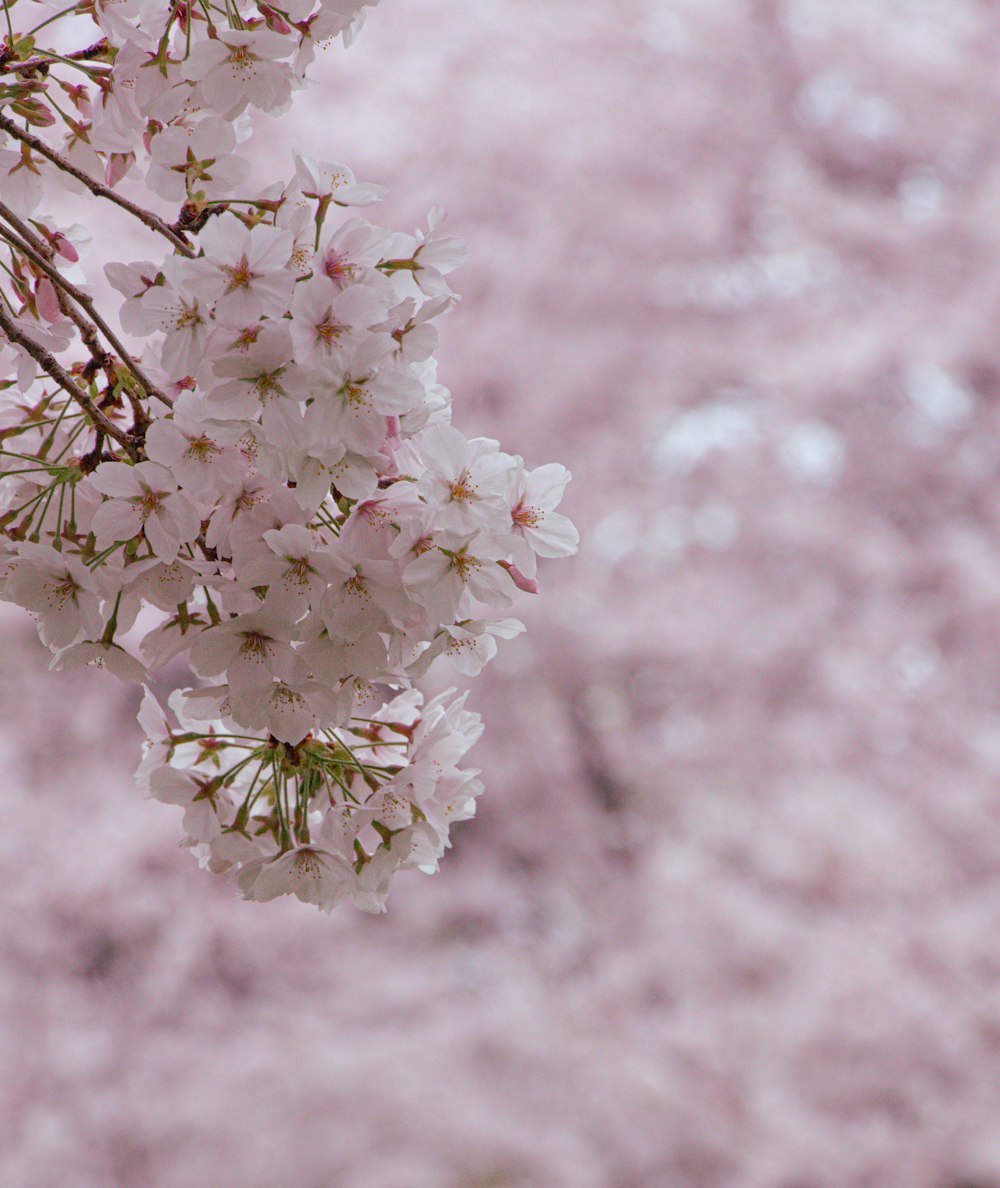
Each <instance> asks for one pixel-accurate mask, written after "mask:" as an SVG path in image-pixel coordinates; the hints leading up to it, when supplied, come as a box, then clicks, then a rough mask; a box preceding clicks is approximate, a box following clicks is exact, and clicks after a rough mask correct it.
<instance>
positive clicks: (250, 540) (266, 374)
mask: <svg viewBox="0 0 1000 1188" xmlns="http://www.w3.org/2000/svg"><path fill="white" fill-rule="evenodd" d="M21 2H22V3H23V0H21ZM39 7H42V8H43V10H44V8H45V6H44V5H42V6H39V5H37V4H36V5H35V6H34V11H35V12H36V13H37V10H38V8H39ZM18 11H19V8H17V7H13V6H8V7H7V8H6V12H7V16H8V20H9V21H10V19H11V16H12V14H14V15H16V14H17V13H18ZM68 11H69V13H70V16H71V19H72V21H73V22H79V21H80V20H82V19H84V18H83V16H82V15H81V14H83V13H86V14H88V17H89V18H90V19H92V20H94V21H96V22H97V24H98V25H99V26H100V30H101V32H102V33H103V35H104V36H103V38H102V40H101V41H100V42H98V43H96V44H95V45H92V46H89V47H88V48H87V49H86V50H84V51H81V52H79V53H76V54H73V53H66V52H63V51H59V52H57V51H56V50H55V49H51V50H44V51H43V50H42V49H41V48H40V46H39V38H38V34H39V32H40V31H41V29H42V28H43V26H46V25H48V24H49V20H46V19H44V18H43V20H42V21H41V22H40V23H39V24H38V25H37V26H36V29H35V30H32V31H29V32H27V33H25V34H24V35H22V36H19V35H18V34H17V33H16V32H15V29H14V25H13V23H12V21H11V23H10V26H9V34H8V37H7V39H6V41H5V43H4V49H3V50H2V52H0V73H2V72H3V71H5V70H6V73H7V76H9V79H10V81H9V82H8V83H3V79H2V77H0V138H2V137H6V140H3V139H0V245H2V247H3V249H4V253H3V254H0V258H2V255H5V258H2V266H3V269H4V273H3V275H4V278H5V279H4V283H2V284H0V596H2V597H3V598H5V599H6V600H8V601H11V602H14V603H17V604H19V605H20V606H22V607H24V608H26V609H27V610H29V611H31V612H32V613H33V614H34V615H35V616H36V618H37V621H38V628H39V633H40V636H41V638H42V640H43V641H44V642H45V643H46V644H47V645H48V646H49V647H50V648H51V649H52V651H53V653H54V658H53V666H54V667H56V668H62V669H66V668H71V667H75V666H78V665H82V664H89V663H96V664H99V665H102V666H104V667H106V668H107V669H109V670H110V671H111V672H112V673H114V674H115V675H116V676H118V677H120V678H122V679H124V680H131V681H140V682H145V681H146V680H147V677H148V674H149V672H150V670H156V669H161V668H163V667H165V666H170V665H176V664H179V663H180V662H182V661H183V662H184V663H186V665H187V666H188V668H189V669H190V670H193V672H194V674H195V675H196V676H197V677H198V678H199V683H198V685H197V686H196V687H194V688H189V689H185V690H177V691H176V692H175V693H174V694H173V695H172V697H171V699H170V709H171V711H172V717H171V718H170V719H168V718H167V717H166V716H165V715H164V713H163V712H162V711H161V710H160V708H159V706H158V705H157V704H156V702H155V701H154V699H153V698H152V696H151V694H149V693H148V692H147V695H146V697H145V699H144V702H143V708H142V711H141V714H140V719H141V722H142V724H143V726H144V728H145V731H146V735H147V744H146V751H145V756H144V758H143V761H142V763H141V765H140V768H139V771H138V773H137V777H138V780H139V782H140V785H141V786H142V787H143V788H144V789H145V790H146V791H147V792H148V794H149V795H151V796H153V797H154V798H156V799H159V800H163V801H166V802H168V803H171V804H178V805H181V806H182V807H183V809H184V816H183V828H184V833H185V841H186V844H187V845H189V846H190V847H191V848H192V849H193V851H194V853H195V854H196V856H197V857H198V860H199V862H200V863H201V864H202V865H203V866H204V867H206V868H208V869H210V870H212V871H215V872H227V873H230V874H232V875H234V876H235V878H236V880H237V882H238V885H239V887H240V888H241V890H242V892H243V894H244V895H245V896H246V897H247V898H251V899H271V898H274V897H275V896H277V895H280V894H286V893H289V894H295V895H297V896H298V897H299V898H300V899H302V900H305V901H306V902H310V903H315V904H318V905H319V906H321V907H323V908H325V909H327V910H329V909H330V908H332V907H333V906H334V905H335V904H336V903H338V902H340V901H342V900H344V899H346V898H351V899H352V900H353V902H354V903H355V904H357V905H358V906H359V907H361V908H363V909H365V910H369V911H379V910H382V908H383V906H384V902H385V897H386V895H387V893H388V890H389V885H390V881H391V878H392V875H393V874H394V873H395V872H396V871H397V870H399V869H404V868H407V867H411V866H417V867H420V868H421V869H424V870H433V869H435V868H436V865H437V862H438V859H439V858H440V856H441V854H442V853H443V851H444V849H445V848H446V847H447V845H448V844H449V828H450V825H451V822H452V821H456V820H462V819H464V818H466V817H468V816H470V815H471V813H472V811H473V808H474V803H475V798H476V796H477V794H478V793H479V791H480V790H481V784H480V783H479V781H478V779H477V778H476V776H477V773H476V772H475V771H474V770H472V769H468V768H461V767H459V766H458V764H459V762H460V761H461V759H462V757H463V755H464V754H465V752H466V751H467V750H468V748H469V747H470V746H471V745H472V743H473V742H474V741H475V740H476V738H477V737H478V734H479V731H480V725H479V718H478V716H477V715H475V714H472V713H470V712H469V711H467V710H466V709H465V708H464V697H460V698H457V699H456V698H455V696H454V694H453V693H452V694H449V695H447V696H445V697H443V698H435V699H433V700H431V701H429V702H427V703H426V704H425V703H424V698H423V695H422V694H421V692H420V691H419V689H418V687H417V685H416V682H418V681H419V680H420V678H421V677H423V676H424V674H425V673H426V672H427V671H428V669H429V668H430V666H431V665H432V664H434V663H435V662H440V663H441V664H442V665H449V664H450V665H451V666H452V667H453V668H454V669H456V670H457V671H458V672H459V673H462V674H464V675H467V676H474V675H475V674H477V673H478V672H479V671H480V670H481V669H482V667H483V666H484V665H485V664H486V663H487V662H488V661H489V660H490V659H491V658H492V657H493V656H494V655H495V653H496V650H497V640H498V639H509V638H511V637H512V636H514V635H516V634H518V633H519V632H520V631H521V630H523V628H522V625H521V624H520V623H519V622H518V621H517V620H515V619H510V618H505V617H502V616H503V615H504V614H505V613H506V611H507V610H508V609H509V608H510V607H511V606H512V605H513V603H514V600H515V597H516V596H517V595H518V593H519V592H535V591H537V588H538V587H537V580H536V565H537V558H538V557H561V556H567V555H569V554H570V553H572V552H574V551H575V548H576V541H577V537H576V532H575V529H574V528H573V526H572V524H571V523H570V522H569V521H568V520H567V519H566V518H565V517H564V516H562V515H561V514H560V513H559V512H558V511H557V510H556V508H557V506H558V504H559V501H560V499H561V497H562V494H563V491H564V489H565V486H566V483H567V481H568V479H569V474H568V472H567V471H566V470H565V469H564V468H563V467H561V466H559V465H555V464H551V465H545V466H541V467H537V468H534V469H530V468H528V467H527V466H526V465H525V463H524V461H523V460H522V459H521V458H520V457H518V456H515V455H511V454H508V453H505V452H503V451H502V450H501V448H500V445H499V443H498V442H496V441H492V440H489V439H484V438H473V439H471V440H470V439H468V438H466V437H465V436H464V435H463V434H462V433H460V432H459V431H458V429H456V428H455V427H454V426H453V425H452V423H451V398H450V395H449V393H448V391H447V390H446V389H445V388H444V387H442V386H441V385H440V384H439V382H438V380H437V376H436V368H435V361H434V358H433V352H434V350H435V347H436V343H437V331H436V325H435V323H436V319H437V318H438V317H440V316H441V315H442V314H444V313H446V312H447V310H448V309H449V308H451V306H452V305H453V304H454V303H455V301H456V300H457V298H456V296H455V294H454V293H453V292H452V289H451V287H450V284H449V280H448V276H449V274H450V273H451V272H452V271H453V270H454V269H455V268H456V267H457V266H458V265H459V264H460V263H461V262H462V259H463V257H464V249H463V248H462V245H461V244H460V242H459V241H458V240H457V239H455V238H454V237H453V236H451V235H449V234H447V233H446V232H445V230H444V228H443V222H442V215H441V213H440V212H438V211H433V212H432V213H431V216H430V218H429V220H428V224H427V227H426V229H424V230H421V231H418V232H416V233H414V234H412V235H409V234H401V233H389V232H386V231H383V230H381V229H379V228H377V227H376V226H374V225H373V224H371V223H370V222H368V221H367V220H366V219H364V218H363V217H361V216H360V215H359V214H358V213H357V211H358V210H359V209H360V208H364V207H367V206H370V205H371V204H372V203H374V202H376V201H377V200H378V199H379V197H380V188H379V187H377V186H374V185H371V184H367V183H359V182H358V181H357V180H356V179H355V177H354V176H353V174H352V173H351V172H350V170H348V169H347V168H346V167H345V166H342V165H337V164H333V163H329V162H324V161H316V160H313V159H312V158H310V157H307V156H304V155H301V154H296V155H295V157H294V172H293V173H291V174H290V175H289V177H288V178H287V179H286V181H285V182H284V183H277V184H275V185H273V186H272V187H270V188H269V189H267V190H265V191H263V192H260V193H255V194H253V195H243V196H240V197H237V196H236V191H237V188H238V187H239V186H240V185H241V184H243V183H244V182H245V180H246V177H247V175H248V173H249V165H248V160H247V158H246V157H245V156H244V155H241V153H242V152H243V151H245V150H244V149H243V146H245V144H246V143H247V138H248V134H249V131H250V129H249V125H248V122H247V121H248V117H247V111H248V109H249V108H251V107H255V108H258V109H260V110H263V111H267V112H271V113H277V112H281V111H282V110H283V109H284V108H285V107H286V106H287V105H288V102H289V100H290V97H291V94H292V92H293V90H294V89H295V88H296V87H297V86H298V85H300V84H301V80H302V78H303V77H304V72H305V70H306V68H307V66H308V65H309V63H310V61H311V59H312V55H313V53H314V49H315V45H316V43H317V41H322V40H323V39H326V38H329V37H331V36H333V35H336V34H343V35H344V36H345V39H349V38H350V36H351V35H352V33H353V32H354V31H356V29H357V27H358V24H359V21H360V18H361V16H362V15H363V5H362V3H361V2H360V0H326V2H325V3H320V4H319V6H318V7H316V5H314V4H313V3H312V0H307V2H305V3H298V2H297V0H296V2H295V3H292V4H288V5H286V6H284V7H277V6H274V7H272V6H271V5H268V4H262V3H258V4H246V3H239V2H237V3H233V2H232V0H228V2H227V5H226V7H225V8H224V9H217V8H216V7H215V6H212V5H201V6H196V5H192V4H187V3H172V4H170V5H165V4H163V3H161V2H160V0H124V3H115V4H113V5H112V4H102V3H100V0H98V2H97V3H92V4H87V5H85V6H84V5H81V6H80V11H79V13H78V12H77V11H76V10H68ZM59 15H65V14H58V13H56V14H53V15H52V16H51V18H50V19H51V21H55V20H56V18H57V16H59ZM74 27H75V25H74ZM70 69H74V70H77V71H81V72H82V73H83V74H84V76H85V78H86V80H87V81H86V83H85V84H80V83H70V82H68V81H66V79H65V78H64V77H63V74H64V73H65V72H67V71H69V70H70ZM57 89H58V90H60V91H61V92H63V93H64V97H65V98H68V101H69V102H70V103H71V104H72V105H73V106H74V108H75V110H76V112H77V115H76V116H74V117H72V118H70V117H68V116H65V113H63V112H62V108H61V107H60V106H59V102H58V101H57V100H56V99H55V94H54V92H55V90H57ZM53 110H55V111H58V112H59V113H60V115H62V116H63V118H64V122H65V123H67V124H68V125H69V132H68V135H67V137H66V139H65V141H64V142H63V143H62V144H56V143H54V142H53V141H52V139H48V140H46V139H43V138H42V137H41V136H39V135H37V134H36V132H35V131H32V130H31V126H32V125H34V126H35V128H36V129H41V130H42V131H43V132H44V130H45V129H46V128H49V127H51V126H53V125H55V124H56V123H57V121H56V119H55V117H54V116H53ZM50 117H51V118H50ZM127 174H131V175H132V176H133V177H134V178H135V179H136V180H139V179H140V178H141V179H143V180H144V183H145V186H146V188H147V190H148V192H149V193H150V194H151V195H152V196H156V197H158V198H159V199H162V200H163V201H164V202H174V203H180V207H179V210H178V213H177V217H176V218H175V219H174V220H173V221H169V220H168V219H167V218H165V217H161V216H160V215H159V214H156V213H155V212H154V211H153V210H152V209H147V208H146V207H142V206H139V205H137V204H136V203H133V202H132V201H131V200H126V199H124V198H122V197H121V196H120V195H119V194H118V193H117V191H116V190H115V189H114V188H113V187H114V186H115V185H117V183H118V182H119V181H120V180H121V179H122V178H123V177H124V176H126V175H127ZM49 183H51V184H52V185H53V186H54V185H58V186H60V187H63V188H65V186H66V185H75V186H77V187H82V188H84V189H87V190H89V191H90V192H91V194H93V195H94V196H96V197H99V198H101V199H104V200H106V201H109V202H114V203H115V204H116V205H118V206H120V207H123V208H124V209H126V210H128V211H129V212H130V213H132V214H134V215H135V216H136V217H137V218H139V219H140V220H141V221H142V222H143V223H144V224H145V225H146V226H147V227H148V228H150V230H151V231H152V232H155V233H157V234H158V235H159V236H160V237H161V241H162V240H167V241H169V244H170V250H169V252H168V253H167V254H163V253H159V254H158V255H157V256H156V258H154V259H150V260H141V261H131V262H125V263H114V264H109V265H108V266H107V268H106V274H107V277H108V280H109V281H110V283H111V284H112V286H113V287H114V289H115V290H116V291H117V292H118V293H119V294H120V295H121V297H122V299H123V301H122V303H121V307H120V310H119V312H118V314H117V317H116V318H114V319H110V320H109V319H108V318H106V317H104V316H102V314H101V313H100V311H99V310H98V308H97V306H96V304H95V302H94V300H93V298H92V297H91V295H90V291H89V289H88V287H87V284H86V273H85V272H84V270H83V268H82V266H81V265H80V256H81V252H82V249H83V247H84V246H85V242H86V233H85V232H84V231H83V229H82V228H78V227H72V226H70V227H63V226H61V225H60V223H59V222H58V221H57V220H56V219H54V218H52V217H50V216H48V215H46V214H44V213H43V212H42V207H43V203H44V200H45V197H46V185H47V184H49ZM113 323H117V325H119V326H120V327H121V330H120V331H118V330H116V329H114V328H113ZM125 336H128V338H129V340H130V341H131V342H134V343H140V344H141V351H136V350H135V348H134V347H133V348H131V349H130V348H129V347H127V346H126V345H125V344H124V342H123V341H122V338H123V337H125Z"/></svg>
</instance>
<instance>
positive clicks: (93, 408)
mask: <svg viewBox="0 0 1000 1188" xmlns="http://www.w3.org/2000/svg"><path fill="white" fill-rule="evenodd" d="M0 330H2V331H3V332H4V335H5V336H6V338H7V339H8V341H10V342H13V343H16V344H17V345H18V346H20V347H23V348H24V350H26V351H27V352H28V354H29V355H30V356H31V357H32V359H34V360H35V362H36V363H37V364H38V366H39V367H41V369H42V370H43V371H44V372H45V374H46V375H48V376H49V377H50V378H51V379H54V380H55V381H56V383H57V384H58V385H59V387H60V388H62V389H63V391H64V392H66V393H67V394H68V395H69V396H71V397H72V398H73V400H75V401H76V403H77V404H79V405H80V407H81V408H82V409H83V410H84V412H85V413H86V414H87V416H88V417H90V419H91V421H92V422H93V423H94V425H95V426H96V427H97V428H98V429H100V430H102V431H103V432H104V433H106V434H107V435H108V437H113V438H114V439H115V441H117V442H118V444H119V445H120V446H121V447H122V449H123V450H124V451H125V452H126V453H127V454H128V456H129V457H130V458H131V459H132V461H133V462H138V461H139V459H140V454H139V450H138V447H137V446H136V444H135V442H134V441H132V439H131V438H130V437H129V435H128V434H127V433H125V432H124V430H122V429H119V428H118V426H117V425H115V424H113V423H112V422H111V421H109V420H108V418H107V417H106V416H105V415H104V413H102V412H101V410H100V409H99V408H98V407H97V405H96V404H95V403H94V402H93V400H91V398H90V397H89V396H88V395H87V393H86V392H84V391H82V389H81V388H80V387H79V386H78V385H77V384H75V383H74V382H73V379H72V377H71V376H70V375H69V373H68V372H67V371H66V370H65V369H64V368H63V367H62V365H61V364H60V363H59V361H58V359H56V358H55V356H53V355H50V354H49V352H48V351H47V350H46V349H45V348H44V347H43V346H41V345H40V344H39V343H37V342H35V340H34V339H33V338H30V337H29V336H28V335H27V334H25V333H24V332H23V331H21V330H18V328H17V326H16V325H15V324H14V319H13V318H11V317H10V316H9V315H8V314H7V312H6V311H5V310H4V309H3V308H2V307H0Z"/></svg>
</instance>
